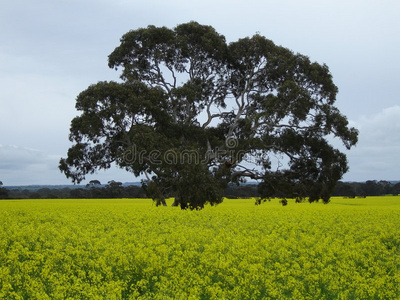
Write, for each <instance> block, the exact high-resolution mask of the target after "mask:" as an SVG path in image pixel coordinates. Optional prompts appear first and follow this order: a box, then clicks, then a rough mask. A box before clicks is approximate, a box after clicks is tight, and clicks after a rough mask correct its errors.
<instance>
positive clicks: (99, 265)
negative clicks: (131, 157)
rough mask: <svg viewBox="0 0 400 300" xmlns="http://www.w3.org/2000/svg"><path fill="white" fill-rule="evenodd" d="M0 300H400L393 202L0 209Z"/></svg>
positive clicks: (134, 203)
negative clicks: (198, 207)
mask: <svg viewBox="0 0 400 300" xmlns="http://www.w3.org/2000/svg"><path fill="white" fill-rule="evenodd" d="M170 202H171V201H170ZM0 299H40V300H45V299H230V300H231V299H346V300H347V299H400V197H380V198H378V197H376V198H373V197H369V198H366V199H341V198H333V199H332V202H331V203H330V204H328V205H323V204H308V203H301V204H295V203H294V202H293V201H289V205H287V206H284V207H283V206H282V205H280V204H279V202H278V200H273V201H271V202H267V203H265V204H262V205H261V206H255V205H254V199H240V200H228V199H226V200H225V201H224V203H222V204H221V205H219V206H217V207H206V208H205V209H204V210H202V211H181V210H180V209H179V208H173V207H155V206H153V205H152V202H151V200H148V199H106V200H99V199H93V200H71V199H69V200H4V201H0Z"/></svg>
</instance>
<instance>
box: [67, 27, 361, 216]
mask: <svg viewBox="0 0 400 300" xmlns="http://www.w3.org/2000/svg"><path fill="white" fill-rule="evenodd" d="M109 67H111V68H115V69H119V68H122V75H121V79H122V82H99V83H97V84H95V85H91V86H89V87H88V89H86V90H85V91H83V92H82V93H81V94H80V95H79V96H78V97H77V102H76V108H77V109H78V110H79V111H80V112H81V115H80V116H78V117H76V118H74V119H73V120H72V123H71V129H70V132H71V133H70V140H71V141H72V142H73V143H74V145H73V146H72V147H71V148H70V149H69V150H68V156H67V158H65V159H61V160H60V170H61V171H62V172H64V173H65V175H66V176H67V177H69V178H71V179H72V181H74V182H80V181H81V180H83V179H84V178H85V175H86V174H89V173H93V172H95V171H96V170H98V169H107V168H110V166H111V165H112V164H113V163H115V164H116V165H117V166H119V167H121V168H125V169H126V170H127V171H130V172H133V173H134V175H136V176H139V175H145V176H146V178H147V179H146V180H144V182H143V184H144V186H145V187H146V190H147V192H149V193H150V194H151V196H152V198H153V199H154V200H155V201H156V202H157V204H161V203H163V202H164V199H165V197H167V196H174V197H175V199H176V202H177V203H179V204H180V206H181V207H182V208H187V207H189V208H192V209H193V208H202V207H203V206H204V204H205V203H211V204H217V203H220V202H221V201H222V193H223V191H224V189H225V188H226V186H227V184H228V183H230V182H240V181H243V180H245V179H246V178H251V179H255V180H258V181H260V182H261V184H260V188H259V191H260V193H261V195H262V196H263V197H269V196H272V195H275V194H277V193H279V194H281V195H282V197H285V196H286V195H296V196H297V197H309V200H310V201H316V200H318V199H323V200H324V201H325V202H328V201H329V197H330V194H331V192H332V191H333V189H334V187H335V184H336V182H337V181H338V180H339V179H340V178H341V177H342V175H343V174H344V173H345V172H346V171H347V170H348V166H347V160H346V156H345V155H344V154H343V153H341V152H340V151H338V150H337V149H334V148H333V147H332V146H331V145H330V144H329V142H328V141H327V139H326V137H327V136H329V135H330V136H335V137H337V138H339V139H341V140H342V142H343V144H344V145H345V146H346V147H347V148H348V149H350V148H351V147H352V146H353V145H355V144H356V142H357V131H356V130H355V129H354V128H349V127H348V122H347V119H346V118H345V117H344V116H343V115H342V114H341V113H340V112H339V110H338V109H337V108H336V107H335V106H334V102H335V99H336V94H337V87H336V86H335V85H334V83H333V81H332V76H331V74H330V72H329V69H328V67H327V66H326V65H320V64H318V63H314V62H311V61H310V60H309V58H308V57H306V56H304V55H300V54H294V53H293V52H291V51H290V50H288V49H286V48H283V47H280V46H276V45H275V44H274V43H273V42H272V41H270V40H268V39H266V38H265V37H262V36H260V35H254V36H253V37H247V38H243V39H240V40H238V41H236V42H232V43H230V44H227V43H226V41H225V38H224V37H223V36H222V35H220V34H218V33H217V32H216V31H215V30H214V29H213V28H212V27H210V26H203V25H200V24H198V23H196V22H190V23H186V24H181V25H179V26H177V27H176V28H174V29H168V28H165V27H155V26H149V27H147V28H140V29H137V30H132V31H130V32H128V33H127V34H125V35H124V36H123V37H122V39H121V44H120V46H118V47H117V48H116V49H115V50H114V51H113V52H112V53H111V54H110V56H109ZM271 157H279V158H280V160H281V161H283V162H287V163H284V164H283V163H279V164H278V167H276V166H274V165H273V163H272V161H271Z"/></svg>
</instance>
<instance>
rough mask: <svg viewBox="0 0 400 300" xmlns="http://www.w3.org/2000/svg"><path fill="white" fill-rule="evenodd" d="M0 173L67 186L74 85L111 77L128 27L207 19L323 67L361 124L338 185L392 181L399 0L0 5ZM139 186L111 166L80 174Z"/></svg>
mask: <svg viewBox="0 0 400 300" xmlns="http://www.w3.org/2000/svg"><path fill="white" fill-rule="evenodd" d="M0 3H1V9H0V180H1V181H2V182H3V183H4V184H5V185H27V184H68V183H70V182H69V181H68V180H67V179H66V178H65V177H64V175H63V174H61V173H60V172H59V170H58V161H59V159H60V157H65V156H66V153H67V150H68V148H69V146H70V142H69V141H68V133H69V126H70V122H71V119H72V118H73V117H75V116H76V115H77V114H78V112H77V111H76V110H75V99H76V96H77V95H78V94H79V92H81V91H83V90H84V89H86V88H87V87H88V86H89V85H90V84H93V83H96V82H98V81H100V80H116V79H118V77H119V73H118V72H116V71H113V70H110V69H109V68H108V66H107V57H108V55H109V54H110V53H111V52H112V51H113V50H114V48H115V47H117V46H118V45H119V39H120V38H121V36H122V35H123V34H124V33H126V32H127V31H129V30H131V29H137V28H139V27H147V26H148V25H150V24H152V25H156V26H167V27H170V28H172V27H175V26H176V25H178V24H181V23H185V22H188V21H191V20H194V21H197V22H199V23H201V24H205V25H211V26H213V27H214V28H215V29H216V30H217V32H219V33H220V34H223V35H225V37H226V39H227V41H228V42H230V41H236V40H237V39H239V38H242V37H245V36H252V35H253V34H255V33H257V32H258V33H260V34H261V35H264V36H266V37H267V38H269V39H271V40H273V41H274V42H275V43H276V44H278V45H282V46H284V47H287V48H289V49H291V50H293V51H294V52H299V53H301V54H304V55H307V56H309V57H310V59H311V60H312V61H317V62H318V63H326V64H327V65H328V67H329V68H330V70H331V73H332V74H333V80H334V82H335V84H336V85H337V86H338V87H339V94H338V97H337V102H336V105H337V107H338V108H339V110H340V111H341V112H342V113H344V114H345V115H346V116H347V118H348V119H349V121H350V122H351V124H352V125H353V126H355V127H357V128H358V129H359V130H360V136H359V143H358V145H357V147H356V148H354V149H352V150H351V151H349V152H346V154H347V155H348V160H349V164H350V171H349V172H348V173H347V174H346V175H345V176H344V178H343V180H347V181H365V180H371V179H377V180H400V154H399V153H400V101H399V100H400V97H399V93H398V91H399V85H400V72H399V67H400V58H399V57H400V56H399V50H400V18H399V16H400V1H398V0H362V1H361V0H357V1H354V0H343V1H342V0H329V1H324V0H304V1H299V0H281V1H276V0H245V1H244V0H241V1H239V0H236V1H235V0H229V1H228V0H213V1H211V0H201V1H198V0H195V1H168V0H164V1H161V0H160V1H156V0H144V1H141V0H140V1H133V0H132V1H128V0H112V1H106V0H40V1H39V0H13V1H6V0H0ZM94 178H96V179H99V180H100V181H101V182H102V183H106V182H107V181H109V180H112V179H113V180H117V181H122V182H126V181H137V180H136V179H135V178H134V177H133V175H132V174H129V173H126V172H124V171H121V170H112V171H109V172H106V173H104V172H101V173H99V174H96V175H95V176H92V177H88V180H90V179H94Z"/></svg>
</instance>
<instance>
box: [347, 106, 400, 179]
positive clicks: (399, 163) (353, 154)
mask: <svg viewBox="0 0 400 300" xmlns="http://www.w3.org/2000/svg"><path fill="white" fill-rule="evenodd" d="M351 123H352V126H355V127H356V128H358V129H359V131H360V134H359V142H358V144H357V146H356V147H355V148H354V149H352V150H350V151H349V152H348V153H347V156H348V159H349V162H350V172H349V173H348V174H346V175H345V179H347V180H357V181H361V180H369V179H376V180H400V106H398V105H396V106H392V107H388V108H385V109H383V110H382V111H380V112H379V113H377V114H375V115H371V116H364V117H361V118H360V119H359V120H358V121H356V122H354V121H353V122H351Z"/></svg>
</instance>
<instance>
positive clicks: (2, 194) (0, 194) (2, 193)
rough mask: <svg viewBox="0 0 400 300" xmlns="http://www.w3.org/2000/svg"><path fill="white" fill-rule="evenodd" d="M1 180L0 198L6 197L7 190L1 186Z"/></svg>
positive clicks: (0, 184) (0, 183) (1, 183)
mask: <svg viewBox="0 0 400 300" xmlns="http://www.w3.org/2000/svg"><path fill="white" fill-rule="evenodd" d="M2 185H3V182H2V181H0V199H6V198H8V190H7V189H6V188H3V187H1V186H2Z"/></svg>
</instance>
